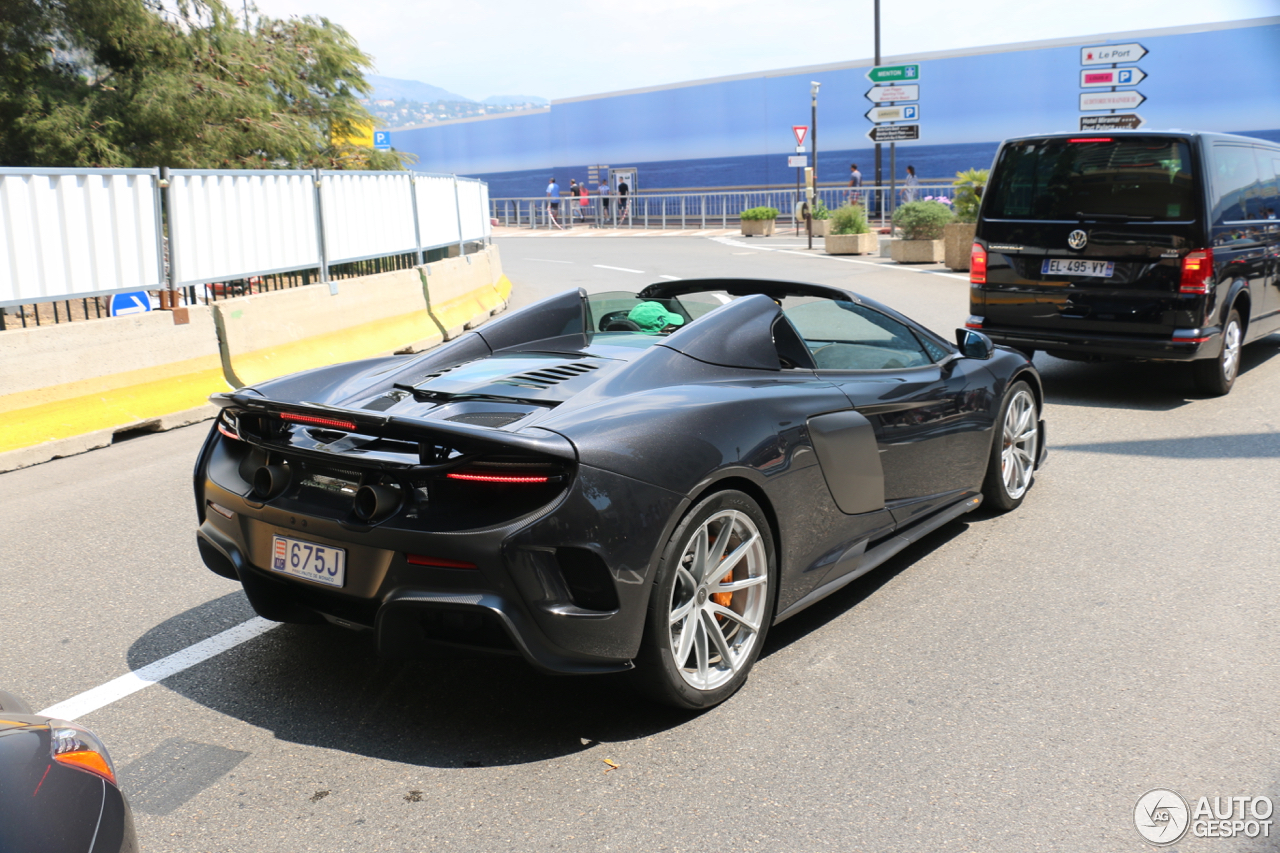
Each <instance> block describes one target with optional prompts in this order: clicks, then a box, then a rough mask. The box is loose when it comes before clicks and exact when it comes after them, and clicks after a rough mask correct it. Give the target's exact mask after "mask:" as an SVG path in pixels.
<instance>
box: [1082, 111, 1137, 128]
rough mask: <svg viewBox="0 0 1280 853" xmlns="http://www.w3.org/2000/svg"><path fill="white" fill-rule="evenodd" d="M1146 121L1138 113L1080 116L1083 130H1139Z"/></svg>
mask: <svg viewBox="0 0 1280 853" xmlns="http://www.w3.org/2000/svg"><path fill="white" fill-rule="evenodd" d="M1144 124H1146V122H1145V121H1144V120H1143V118H1142V116H1140V115H1138V114H1137V113H1108V114H1106V115H1100V116H1080V129H1081V130H1137V129H1138V128H1140V127H1142V126H1143V125H1144Z"/></svg>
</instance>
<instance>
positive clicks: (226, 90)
mask: <svg viewBox="0 0 1280 853" xmlns="http://www.w3.org/2000/svg"><path fill="white" fill-rule="evenodd" d="M369 67H371V60H370V57H369V56H368V55H366V54H365V53H363V52H361V51H360V49H359V47H358V46H357V45H356V42H355V40H354V39H353V38H352V37H351V36H350V34H348V33H347V32H346V30H344V29H343V28H342V27H340V26H338V25H336V24H333V23H331V22H330V21H328V20H326V19H324V18H316V17H303V18H290V19H288V20H275V19H271V18H265V17H264V18H259V19H258V20H257V21H256V23H255V24H254V25H253V27H252V29H251V30H250V31H248V32H246V31H245V30H244V29H243V28H242V27H241V26H240V25H239V23H238V21H237V19H236V17H235V16H234V14H233V13H232V12H231V11H230V10H229V9H228V8H227V7H226V6H225V5H224V4H223V2H222V0H178V5H177V7H176V8H172V7H169V6H165V5H162V4H161V2H160V0H5V2H3V3H0V165H6V166H63V167H70V166H76V167H115V168H122V167H151V166H169V167H173V168H206V169H212V168H315V167H319V168H328V169H335V168H347V169H399V168H403V167H404V159H403V158H404V157H405V156H406V155H402V154H396V153H392V152H381V151H374V150H372V149H370V148H364V147H359V146H356V145H353V144H351V143H349V142H347V141H345V140H347V139H348V138H349V137H352V136H358V135H359V131H360V129H361V128H362V127H369V126H372V125H373V124H374V123H375V121H376V120H375V119H374V118H373V117H372V116H371V115H369V113H368V112H367V111H366V110H365V109H364V107H363V106H362V105H361V104H360V103H359V100H358V97H359V96H360V95H364V94H367V93H368V92H369V91H370V86H369V84H368V83H367V82H366V81H365V79H364V71H365V69H367V68H369Z"/></svg>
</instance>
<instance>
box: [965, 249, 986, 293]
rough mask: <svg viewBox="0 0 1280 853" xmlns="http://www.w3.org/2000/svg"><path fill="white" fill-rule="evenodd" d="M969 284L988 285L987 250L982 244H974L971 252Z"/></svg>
mask: <svg viewBox="0 0 1280 853" xmlns="http://www.w3.org/2000/svg"><path fill="white" fill-rule="evenodd" d="M969 283H970V284H986V283H987V250H986V249H984V248H982V244H981V243H974V244H973V249H972V250H971V251H970V252H969Z"/></svg>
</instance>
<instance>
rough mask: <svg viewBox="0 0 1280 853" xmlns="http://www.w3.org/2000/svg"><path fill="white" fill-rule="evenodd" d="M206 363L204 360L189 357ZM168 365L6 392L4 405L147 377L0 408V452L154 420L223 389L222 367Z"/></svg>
mask: <svg viewBox="0 0 1280 853" xmlns="http://www.w3.org/2000/svg"><path fill="white" fill-rule="evenodd" d="M192 360H193V361H206V359H192ZM173 367H174V366H173V365H166V366H165V367H163V368H150V369H147V370H134V371H128V372H127V373H123V374H117V375H116V376H105V377H102V378H101V379H100V380H83V381H81V382H70V383H67V384H66V385H65V386H55V387H54V388H47V389H42V391H39V392H36V391H33V392H26V393H24V394H10V395H8V396H7V397H4V398H0V406H6V407H7V406H9V405H10V404H11V403H12V398H30V397H32V396H33V395H36V394H39V393H45V394H48V395H49V396H51V397H59V396H60V390H61V389H66V388H69V387H71V388H74V387H75V386H87V385H92V384H95V383H96V384H98V385H99V386H108V385H111V384H113V383H114V381H115V380H116V379H118V378H119V377H128V376H131V375H136V374H147V375H149V376H150V377H151V379H152V381H150V382H145V383H140V384H133V385H123V386H120V385H116V386H115V387H100V388H99V389H98V390H96V391H89V392H83V389H79V390H81V391H82V393H81V394H79V395H78V396H69V397H68V396H61V397H60V398H59V399H55V400H53V401H52V402H47V403H42V404H39V405H34V406H27V407H25V408H4V409H0V411H4V413H5V414H4V418H3V420H2V421H0V453H4V452H6V451H10V450H17V449H19V448H24V447H31V446H33V445H37V444H42V443H44V442H46V441H55V440H58V439H64V438H70V437H72V436H77V435H83V434H85V433H89V432H94V431H96V430H102V429H113V428H117V427H126V428H127V427H129V426H130V425H133V424H137V423H139V422H142V421H150V420H155V419H156V418H160V417H163V416H165V415H171V414H173V413H175V412H181V411H185V410H187V409H194V408H197V407H200V406H203V405H205V404H207V403H208V402H209V395H210V394H214V393H216V392H219V391H226V390H228V386H227V383H226V381H225V380H224V379H223V376H222V371H221V370H219V369H217V368H214V369H206V370H202V371H199V372H197V373H185V374H175V372H174V371H173Z"/></svg>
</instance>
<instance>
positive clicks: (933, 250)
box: [889, 240, 943, 264]
mask: <svg viewBox="0 0 1280 853" xmlns="http://www.w3.org/2000/svg"><path fill="white" fill-rule="evenodd" d="M942 242H943V241H941V240H894V241H892V242H890V243H889V257H891V258H893V259H894V260H895V261H897V262H898V263H900V264H936V263H939V262H940V261H941V260H942V257H943V252H942Z"/></svg>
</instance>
